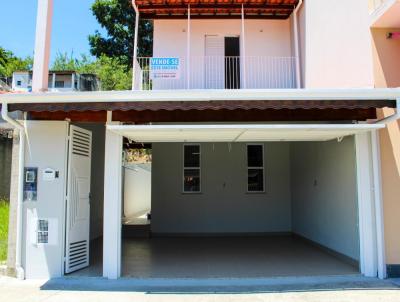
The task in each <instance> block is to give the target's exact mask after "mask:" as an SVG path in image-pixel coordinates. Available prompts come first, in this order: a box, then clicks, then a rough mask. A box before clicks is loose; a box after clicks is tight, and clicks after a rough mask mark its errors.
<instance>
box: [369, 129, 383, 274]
mask: <svg viewBox="0 0 400 302" xmlns="http://www.w3.org/2000/svg"><path fill="white" fill-rule="evenodd" d="M371 148H372V169H373V174H374V194H375V195H374V199H375V203H374V206H375V222H376V244H377V265H378V277H379V278H380V279H384V278H386V257H385V231H384V213H383V196H382V181H381V180H382V173H381V150H380V140H379V131H378V130H374V131H372V132H371Z"/></svg>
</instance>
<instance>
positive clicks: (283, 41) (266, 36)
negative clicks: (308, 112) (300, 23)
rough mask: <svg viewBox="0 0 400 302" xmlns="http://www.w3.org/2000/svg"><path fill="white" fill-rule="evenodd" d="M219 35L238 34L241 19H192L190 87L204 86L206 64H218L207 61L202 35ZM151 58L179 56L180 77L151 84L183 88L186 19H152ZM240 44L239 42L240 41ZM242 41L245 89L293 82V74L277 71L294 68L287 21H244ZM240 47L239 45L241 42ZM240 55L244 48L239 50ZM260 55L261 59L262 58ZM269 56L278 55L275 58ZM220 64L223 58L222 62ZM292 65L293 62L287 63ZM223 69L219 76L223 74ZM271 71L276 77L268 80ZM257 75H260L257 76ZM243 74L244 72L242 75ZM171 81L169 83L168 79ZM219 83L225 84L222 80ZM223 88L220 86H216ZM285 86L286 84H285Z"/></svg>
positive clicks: (184, 82) (292, 83) (288, 22)
mask: <svg viewBox="0 0 400 302" xmlns="http://www.w3.org/2000/svg"><path fill="white" fill-rule="evenodd" d="M206 35H218V36H220V37H221V38H223V37H229V36H238V37H239V36H241V21H240V19H238V20H191V40H190V41H191V56H192V57H194V58H192V60H191V62H190V64H191V70H192V72H191V83H192V86H193V87H191V88H204V83H203V81H204V77H205V76H206V75H205V71H204V66H205V64H213V65H217V64H218V62H215V63H214V62H210V63H206V62H205V61H204V56H205V36H206ZM153 41H154V42H153V56H154V57H180V58H181V60H183V63H182V66H183V67H182V71H183V72H182V74H181V79H180V80H168V82H167V83H165V80H164V81H163V82H161V81H159V82H157V81H155V82H153V85H154V86H153V87H154V88H156V89H161V88H163V87H165V85H168V88H171V87H174V88H185V87H186V86H185V85H186V79H185V77H186V71H185V70H186V69H185V66H186V65H185V62H184V60H185V57H186V54H187V53H186V49H187V47H186V46H187V21H186V20H155V21H154V38H153ZM241 43H242V42H241ZM245 44H246V57H249V58H246V62H247V63H246V65H247V68H246V69H247V79H248V80H247V83H248V86H247V88H268V87H259V86H266V85H268V84H269V85H271V86H277V87H278V86H282V87H284V86H288V85H294V79H293V75H294V73H293V74H291V76H290V77H288V74H287V73H284V72H282V73H281V74H280V75H279V76H277V74H278V71H279V70H283V68H287V70H290V71H294V70H293V67H294V65H293V64H294V61H293V60H292V59H290V58H288V57H291V56H292V55H293V54H292V46H291V25H290V20H289V19H288V20H245ZM241 46H242V44H241ZM241 54H242V55H243V49H241ZM261 57H263V58H261ZM268 57H279V58H278V59H277V60H275V61H271V60H268ZM221 63H222V66H223V64H224V63H223V61H222V62H221ZM290 64H292V65H293V66H292V65H290ZM223 72H224V71H223V69H222V70H221V75H220V76H221V77H223ZM262 73H263V74H262ZM270 73H271V74H270ZM272 74H274V75H275V76H276V77H277V78H276V79H275V78H274V79H271V80H269V78H270V77H272ZM257 75H259V76H257ZM242 76H243V74H242ZM171 81H172V82H171ZM221 83H224V81H223V80H222V81H221ZM219 88H222V87H219ZM285 88H287V87H285Z"/></svg>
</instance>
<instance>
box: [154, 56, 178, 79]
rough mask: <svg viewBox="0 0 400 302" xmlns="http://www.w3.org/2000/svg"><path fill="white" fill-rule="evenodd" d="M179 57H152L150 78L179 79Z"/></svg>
mask: <svg viewBox="0 0 400 302" xmlns="http://www.w3.org/2000/svg"><path fill="white" fill-rule="evenodd" d="M180 69H181V67H180V59H179V58H151V60H150V78H151V79H152V80H155V79H172V80H175V79H179V77H180V73H181V72H180Z"/></svg>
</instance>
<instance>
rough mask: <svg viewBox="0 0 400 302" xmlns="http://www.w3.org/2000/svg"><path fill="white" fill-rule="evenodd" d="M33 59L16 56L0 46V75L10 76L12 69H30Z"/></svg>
mask: <svg viewBox="0 0 400 302" xmlns="http://www.w3.org/2000/svg"><path fill="white" fill-rule="evenodd" d="M32 65H33V59H32V58H31V57H27V58H25V59H22V58H18V57H17V56H15V55H14V54H13V53H12V52H11V51H8V50H6V49H4V48H2V47H0V77H11V76H12V74H13V72H14V71H17V70H31V69H32Z"/></svg>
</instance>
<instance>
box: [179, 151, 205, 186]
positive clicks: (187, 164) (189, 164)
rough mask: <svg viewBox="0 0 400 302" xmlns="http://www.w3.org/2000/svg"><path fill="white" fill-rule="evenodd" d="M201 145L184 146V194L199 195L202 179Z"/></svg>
mask: <svg viewBox="0 0 400 302" xmlns="http://www.w3.org/2000/svg"><path fill="white" fill-rule="evenodd" d="M200 175H201V173H200V145H199V144H187V145H183V192H184V193H199V192H200V191H201V177H200Z"/></svg>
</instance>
